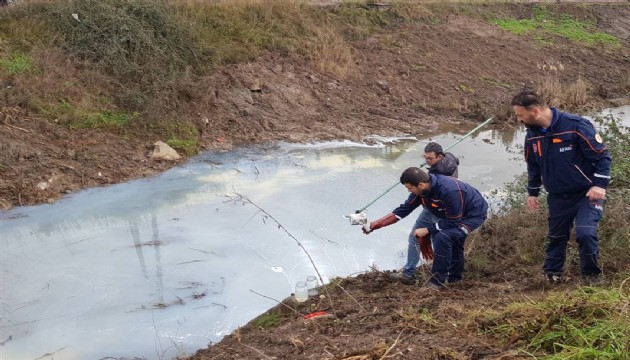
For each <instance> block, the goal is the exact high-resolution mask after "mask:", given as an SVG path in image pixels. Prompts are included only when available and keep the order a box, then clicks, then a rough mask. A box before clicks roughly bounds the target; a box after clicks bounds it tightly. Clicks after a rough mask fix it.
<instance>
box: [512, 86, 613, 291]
mask: <svg viewBox="0 0 630 360" xmlns="http://www.w3.org/2000/svg"><path fill="white" fill-rule="evenodd" d="M512 107H513V109H514V113H515V114H516V118H517V119H518V120H519V121H520V122H522V123H523V124H525V126H527V135H526V136H525V161H526V162H527V175H528V183H527V191H528V195H529V196H528V197H527V207H528V208H529V209H538V207H539V203H538V195H539V193H540V189H541V185H544V186H545V190H547V192H548V195H547V204H548V205H549V234H548V242H547V249H546V256H545V262H544V265H543V270H544V272H545V275H546V277H547V280H548V281H549V282H550V283H552V284H556V283H559V282H561V281H562V275H563V271H564V261H565V258H566V251H567V243H568V241H569V235H570V232H571V228H572V226H573V222H574V221H575V232H576V241H577V243H578V247H579V250H580V272H581V275H582V279H583V280H584V281H585V282H586V283H587V284H589V285H594V284H597V283H599V282H601V276H600V274H601V269H600V268H599V265H598V257H599V240H598V238H597V228H598V225H599V220H600V219H601V218H602V213H603V202H604V197H605V196H606V187H607V186H608V183H609V181H610V163H611V158H610V155H609V154H608V150H607V149H606V146H605V145H604V144H603V143H602V138H601V136H600V135H599V134H597V133H596V131H595V127H593V124H591V122H590V121H588V120H587V119H584V118H582V117H580V116H577V115H573V114H569V113H564V112H561V111H559V110H558V109H555V108H550V107H549V106H547V104H546V103H545V102H544V100H543V99H542V98H541V97H540V96H539V95H538V94H536V93H535V92H533V91H523V92H521V93H519V94H517V95H516V96H515V97H514V99H512Z"/></svg>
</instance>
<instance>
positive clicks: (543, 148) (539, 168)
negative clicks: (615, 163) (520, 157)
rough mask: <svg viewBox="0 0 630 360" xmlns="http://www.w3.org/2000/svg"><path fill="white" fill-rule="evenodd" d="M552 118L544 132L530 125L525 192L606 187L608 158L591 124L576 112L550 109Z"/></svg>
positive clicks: (562, 191)
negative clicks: (570, 112)
mask: <svg viewBox="0 0 630 360" xmlns="http://www.w3.org/2000/svg"><path fill="white" fill-rule="evenodd" d="M551 111H552V113H553V119H552V120H551V125H550V126H549V128H548V129H547V131H546V132H544V131H542V129H541V128H540V127H538V126H531V127H528V129H527V135H525V161H527V175H528V182H527V192H528V193H529V195H530V196H538V194H539V193H540V188H541V185H544V186H545V189H546V190H547V192H549V193H552V194H558V193H567V194H570V193H579V192H583V191H587V190H588V189H589V188H590V187H591V186H599V187H601V188H604V189H605V188H606V187H607V186H608V183H609V181H610V163H611V158H610V155H609V154H608V150H607V149H606V146H605V145H604V144H603V143H602V140H601V137H600V136H599V135H597V134H596V132H595V127H594V126H593V124H592V123H591V122H590V121H588V120H587V119H584V118H582V117H580V116H578V115H573V114H569V113H564V112H561V111H559V110H557V109H555V108H551Z"/></svg>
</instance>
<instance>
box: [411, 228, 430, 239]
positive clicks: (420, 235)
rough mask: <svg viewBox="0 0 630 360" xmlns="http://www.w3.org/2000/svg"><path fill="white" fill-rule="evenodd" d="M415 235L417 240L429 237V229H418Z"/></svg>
mask: <svg viewBox="0 0 630 360" xmlns="http://www.w3.org/2000/svg"><path fill="white" fill-rule="evenodd" d="M413 235H414V236H415V237H416V239H421V238H423V237H425V236H427V235H429V229H427V228H418V229H416V231H415V232H414V233H413Z"/></svg>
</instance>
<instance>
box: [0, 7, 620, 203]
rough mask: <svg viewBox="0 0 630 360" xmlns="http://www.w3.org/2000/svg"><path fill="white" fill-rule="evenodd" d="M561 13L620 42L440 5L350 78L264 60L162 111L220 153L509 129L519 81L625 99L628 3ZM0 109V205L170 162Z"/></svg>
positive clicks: (377, 38)
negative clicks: (518, 31)
mask: <svg viewBox="0 0 630 360" xmlns="http://www.w3.org/2000/svg"><path fill="white" fill-rule="evenodd" d="M560 9H561V10H562V11H563V12H565V13H567V14H571V15H573V16H575V17H576V18H579V19H584V20H589V21H592V22H593V23H595V24H597V26H598V28H600V29H602V30H605V31H607V32H608V33H610V34H613V35H615V36H617V37H619V38H620V39H621V40H622V46H621V47H617V48H609V47H603V46H587V45H584V44H581V43H579V42H574V41H569V40H567V39H564V38H561V37H555V38H553V45H548V44H543V43H541V42H540V41H538V40H536V39H534V37H533V36H529V35H525V36H517V35H514V34H512V33H510V32H507V31H505V30H503V29H501V28H499V27H498V26H496V25H492V24H489V23H488V22H486V21H483V20H482V19H481V17H482V16H487V15H488V14H495V15H506V16H511V17H517V18H518V17H519V16H522V17H529V16H531V11H532V8H531V6H528V5H502V6H477V7H471V8H469V9H467V10H465V11H464V10H461V9H460V10H458V11H451V10H449V9H448V7H446V8H441V9H440V8H438V9H434V10H433V13H427V14H426V19H427V20H426V21H421V22H412V23H404V24H398V25H394V26H390V27H389V28H388V29H386V30H385V31H383V32H381V33H378V34H375V35H373V36H370V37H368V38H366V39H361V40H357V41H355V42H354V43H353V44H352V45H353V47H354V50H353V53H354V64H353V65H352V66H351V67H350V68H349V71H348V72H347V74H346V75H345V76H335V75H331V74H330V73H321V72H318V71H317V70H316V69H317V68H318V67H317V66H315V64H313V63H312V62H311V61H309V60H308V59H304V58H302V57H299V56H295V55H293V56H285V55H280V54H274V53H269V54H266V55H264V56H262V57H260V58H258V59H257V60H256V61H253V62H250V63H247V64H239V65H232V66H227V67H224V68H222V69H220V70H218V71H216V72H215V73H214V74H212V75H210V76H208V77H206V78H204V79H202V80H201V81H198V82H195V83H191V84H190V89H194V90H195V91H192V90H191V92H190V93H182V94H180V98H177V99H172V100H171V101H172V102H171V103H167V104H164V106H165V108H166V109H164V111H166V112H168V110H169V109H168V108H167V107H169V106H171V105H172V106H173V107H175V106H177V107H179V111H181V112H184V113H186V115H187V116H193V117H195V118H197V119H198V127H199V130H200V134H201V139H200V144H201V147H202V148H204V149H228V148H231V147H233V146H243V145H251V144H261V143H268V142H272V141H276V140H286V141H292V142H305V141H315V140H332V139H350V140H354V141H361V140H362V139H363V137H364V136H366V135H369V134H380V135H400V134H411V135H422V134H427V133H429V132H433V131H436V130H438V129H439V128H440V127H441V126H442V125H443V124H447V123H455V124H459V123H462V122H471V123H472V122H479V121H481V120H483V119H485V118H487V117H489V116H495V117H496V118H497V119H498V121H505V120H506V119H507V118H508V115H509V107H508V106H507V103H508V102H509V99H510V98H511V96H512V95H513V94H514V93H515V92H517V91H518V90H520V89H521V88H523V87H524V86H530V87H538V88H540V87H544V86H547V87H553V86H556V87H559V86H564V87H568V86H571V85H573V86H575V84H576V81H578V79H579V80H580V81H582V80H583V81H584V82H585V85H586V87H585V93H584V95H585V97H586V98H587V102H586V106H587V107H588V106H590V107H602V106H610V105H615V104H621V103H627V102H628V96H629V95H628V94H629V93H630V80H628V79H629V78H630V75H629V71H630V70H629V69H630V50H629V48H630V46H628V43H629V36H630V32H629V31H628V28H629V23H630V6H627V5H625V4H614V5H591V6H588V7H585V6H579V5H562V6H561V8H560ZM43 71H44V73H45V71H46V69H44V70H43ZM6 81H7V84H5V85H4V86H2V89H1V90H0V99H5V100H6V99H9V98H10V96H11V91H12V87H11V85H10V80H6ZM580 84H581V83H580ZM8 103H9V102H8V100H7V101H5V104H3V105H2V107H0V120H1V123H0V139H1V140H2V141H1V143H0V209H7V208H9V207H11V206H16V205H28V204H38V203H44V202H52V201H54V200H56V199H59V198H60V197H62V196H64V194H68V193H71V192H74V191H77V190H79V189H82V188H86V187H92V186H101V185H106V184H112V183H118V182H122V181H126V180H129V179H132V178H137V177H142V176H148V175H151V174H154V173H156V172H159V171H162V170H164V169H166V168H168V167H171V166H173V165H175V164H176V162H175V163H172V162H170V163H163V162H155V161H152V160H150V159H149V158H148V157H147V154H149V153H150V151H151V148H152V144H153V143H154V142H155V141H157V140H165V139H158V138H155V136H154V135H147V134H146V133H142V132H136V133H119V132H118V133H117V132H116V131H103V130H102V129H100V130H99V129H97V130H89V129H74V130H73V129H69V128H67V127H64V126H60V125H58V124H55V123H54V122H51V121H48V120H44V119H41V118H38V117H37V116H34V114H32V113H29V111H28V110H27V109H25V108H22V107H20V106H19V104H17V106H15V105H12V106H9V105H7V104H8ZM0 104H2V100H0ZM180 114H181V113H180ZM173 116H177V114H174V115H173Z"/></svg>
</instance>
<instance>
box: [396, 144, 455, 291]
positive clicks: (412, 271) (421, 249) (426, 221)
mask: <svg viewBox="0 0 630 360" xmlns="http://www.w3.org/2000/svg"><path fill="white" fill-rule="evenodd" d="M423 157H424V160H425V162H426V164H427V165H429V170H428V171H429V174H437V175H446V176H454V177H457V167H458V166H459V159H458V158H457V157H455V155H453V154H451V153H444V151H443V150H442V146H441V145H440V144H438V143H436V142H430V143H428V144H427V145H426V146H425V147H424V155H423ZM437 221H438V218H436V217H435V216H434V215H433V214H431V212H430V211H427V210H424V209H423V210H422V211H421V212H420V215H418V219H417V220H416V222H415V223H414V225H413V227H412V228H411V232H410V233H409V237H408V238H407V263H405V266H403V268H402V271H400V272H395V273H392V274H390V277H391V278H392V279H394V280H397V281H401V282H402V283H403V284H413V283H414V282H415V276H416V267H417V266H418V263H419V262H420V255H421V254H422V257H423V258H424V259H425V260H433V249H432V245H431V235H429V234H427V235H426V236H424V237H422V238H420V239H418V238H416V235H415V233H416V230H417V229H419V228H423V227H427V226H429V225H431V224H432V223H435V222H437Z"/></svg>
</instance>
